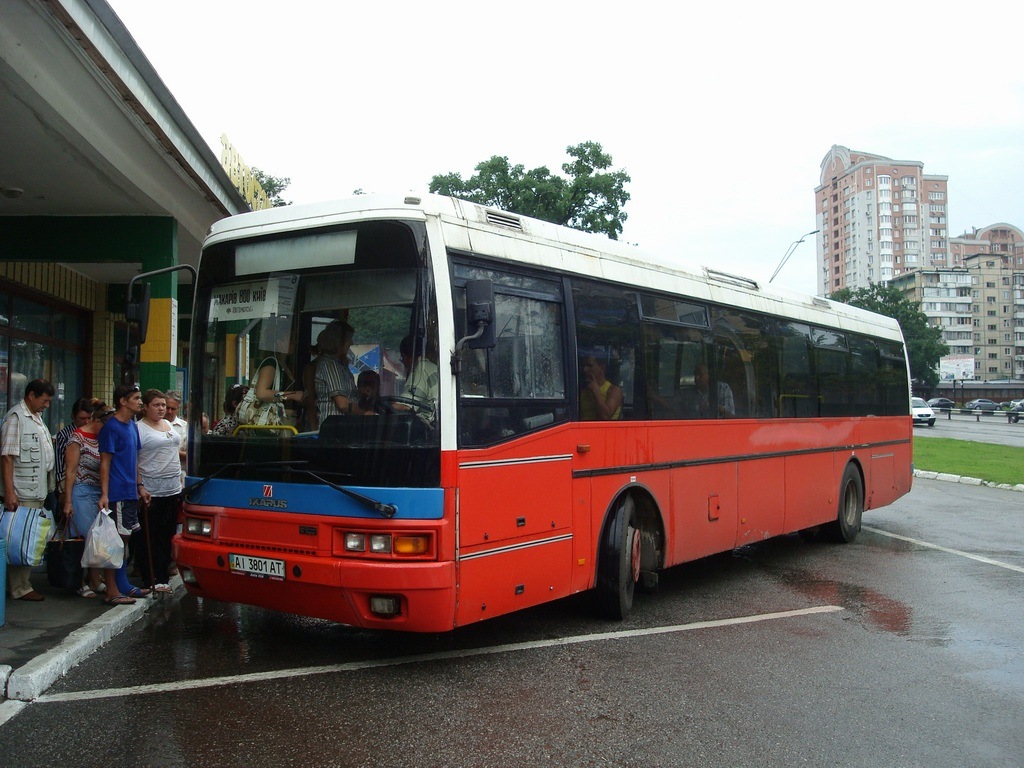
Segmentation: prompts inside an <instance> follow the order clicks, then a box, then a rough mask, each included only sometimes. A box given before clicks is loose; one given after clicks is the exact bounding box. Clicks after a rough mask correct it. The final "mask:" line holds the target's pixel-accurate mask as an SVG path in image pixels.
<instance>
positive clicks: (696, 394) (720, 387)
mask: <svg viewBox="0 0 1024 768" xmlns="http://www.w3.org/2000/svg"><path fill="white" fill-rule="evenodd" d="M715 393H716V395H717V398H718V400H717V402H716V403H712V402H711V375H710V372H709V370H708V365H707V363H698V364H697V367H696V368H694V370H693V386H692V387H687V388H686V389H684V390H682V392H681V393H680V394H681V396H682V398H681V399H682V407H681V411H682V413H681V416H682V418H684V419H709V418H715V417H716V416H717V417H719V418H731V417H732V416H734V415H736V403H735V401H734V399H733V395H732V388H731V387H730V386H729V385H728V384H726V383H725V382H724V381H719V382H718V384H717V386H716V388H715Z"/></svg>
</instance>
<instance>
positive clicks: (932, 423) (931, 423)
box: [928, 419, 935, 427]
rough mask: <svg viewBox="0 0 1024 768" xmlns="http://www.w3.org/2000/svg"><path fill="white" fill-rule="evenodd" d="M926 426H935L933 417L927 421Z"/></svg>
mask: <svg viewBox="0 0 1024 768" xmlns="http://www.w3.org/2000/svg"><path fill="white" fill-rule="evenodd" d="M928 426H929V427H934V426H935V419H932V420H931V421H929V422H928Z"/></svg>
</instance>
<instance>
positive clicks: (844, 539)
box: [823, 464, 864, 544]
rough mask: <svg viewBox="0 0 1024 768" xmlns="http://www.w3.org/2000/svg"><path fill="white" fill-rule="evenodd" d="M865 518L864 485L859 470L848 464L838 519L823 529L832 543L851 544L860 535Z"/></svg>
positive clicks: (841, 482)
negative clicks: (862, 520)
mask: <svg viewBox="0 0 1024 768" xmlns="http://www.w3.org/2000/svg"><path fill="white" fill-rule="evenodd" d="M863 516H864V484H863V483H862V482H861V479H860V472H858V471H857V468H856V467H855V466H854V465H853V464H847V465H846V470H845V471H844V472H843V479H842V481H840V483H839V509H838V511H837V513H836V519H835V521H834V522H831V523H829V524H828V525H827V526H824V527H823V533H824V534H825V535H826V537H827V538H828V539H830V540H832V541H838V542H840V543H845V544H849V543H850V542H852V541H853V540H854V539H856V538H857V534H858V533H860V525H861V518H862V517H863Z"/></svg>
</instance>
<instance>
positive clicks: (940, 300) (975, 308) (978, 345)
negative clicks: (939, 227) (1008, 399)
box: [890, 223, 1024, 381]
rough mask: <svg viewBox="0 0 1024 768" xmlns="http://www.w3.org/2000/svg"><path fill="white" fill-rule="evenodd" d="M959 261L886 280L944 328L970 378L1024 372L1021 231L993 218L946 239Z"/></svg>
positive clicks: (1015, 376) (944, 335) (985, 378)
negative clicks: (971, 371) (992, 221)
mask: <svg viewBox="0 0 1024 768" xmlns="http://www.w3.org/2000/svg"><path fill="white" fill-rule="evenodd" d="M949 248H950V253H951V255H954V257H955V258H957V259H958V260H959V261H960V262H961V266H957V267H944V268H924V269H919V270H914V271H912V272H906V273H904V274H902V275H899V276H897V277H894V278H893V279H892V280H891V281H890V285H893V286H895V287H897V288H899V289H900V290H901V291H903V292H904V293H905V294H906V295H907V296H908V298H910V299H911V300H913V301H919V302H920V304H921V311H922V312H924V314H925V315H926V316H927V317H928V322H929V323H930V324H932V325H934V326H938V327H940V328H942V338H943V341H945V342H946V344H947V345H948V346H949V354H950V356H953V357H957V358H961V359H965V358H971V360H968V363H969V364H970V367H972V368H973V369H974V379H975V380H979V381H995V380H1004V379H1021V378H1024V232H1022V231H1021V230H1020V229H1019V228H1018V227H1015V226H1013V225H1011V224H1004V223H1000V224H993V225H991V226H988V227H985V228H983V229H980V230H978V229H976V230H974V232H973V233H971V234H963V235H960V236H959V237H954V238H951V239H950V246H949Z"/></svg>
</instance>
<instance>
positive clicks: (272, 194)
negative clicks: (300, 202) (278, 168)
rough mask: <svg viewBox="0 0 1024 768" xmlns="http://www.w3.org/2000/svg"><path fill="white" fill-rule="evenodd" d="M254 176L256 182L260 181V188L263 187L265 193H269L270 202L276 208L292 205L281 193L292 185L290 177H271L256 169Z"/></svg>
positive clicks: (254, 168) (254, 169)
mask: <svg viewBox="0 0 1024 768" xmlns="http://www.w3.org/2000/svg"><path fill="white" fill-rule="evenodd" d="M252 175H253V176H254V177H256V181H258V182H259V183H260V186H261V187H263V191H264V192H266V193H267V199H268V200H270V204H271V205H272V206H273V207H274V208H280V207H281V206H284V205H291V201H288V200H285V199H284V198H283V197H281V193H282V192H284V191H285V190H286V189H288V187H289V186H290V185H291V183H292V180H291V179H290V178H289V177H287V176H271V175H270V174H269V173H265V172H264V171H261V170H260V169H259V168H256V167H253V169H252Z"/></svg>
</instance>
